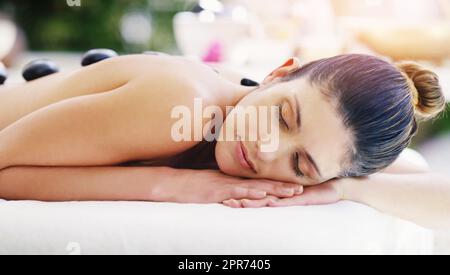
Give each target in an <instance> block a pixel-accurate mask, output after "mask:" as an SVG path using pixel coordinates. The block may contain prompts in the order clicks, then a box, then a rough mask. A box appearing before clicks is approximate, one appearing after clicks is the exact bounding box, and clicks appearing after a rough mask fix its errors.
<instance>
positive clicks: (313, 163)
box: [305, 150, 322, 177]
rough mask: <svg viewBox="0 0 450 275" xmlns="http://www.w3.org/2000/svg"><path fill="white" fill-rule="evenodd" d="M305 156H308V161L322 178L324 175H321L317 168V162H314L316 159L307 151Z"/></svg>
mask: <svg viewBox="0 0 450 275" xmlns="http://www.w3.org/2000/svg"><path fill="white" fill-rule="evenodd" d="M305 155H306V158H307V159H308V161H309V162H310V163H311V164H312V166H313V167H314V169H315V170H316V172H317V173H318V174H319V176H320V177H322V173H320V170H319V168H318V167H317V164H316V162H315V161H314V159H313V158H312V157H311V155H310V154H309V153H308V152H307V151H306V150H305Z"/></svg>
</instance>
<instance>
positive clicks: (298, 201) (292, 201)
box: [268, 195, 308, 207]
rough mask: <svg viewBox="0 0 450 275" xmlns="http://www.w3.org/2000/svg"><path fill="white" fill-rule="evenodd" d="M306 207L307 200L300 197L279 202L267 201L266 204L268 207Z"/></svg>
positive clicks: (304, 197)
mask: <svg viewBox="0 0 450 275" xmlns="http://www.w3.org/2000/svg"><path fill="white" fill-rule="evenodd" d="M306 205H308V198H307V197H306V196H302V195H300V196H295V197H292V198H285V199H279V200H269V202H268V206H269V207H289V206H306Z"/></svg>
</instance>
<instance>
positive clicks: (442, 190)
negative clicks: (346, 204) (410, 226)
mask: <svg viewBox="0 0 450 275" xmlns="http://www.w3.org/2000/svg"><path fill="white" fill-rule="evenodd" d="M342 187H343V194H344V199H346V200H351V201H355V202H359V203H363V204H366V205H369V206H371V207H374V208H376V209H378V210H380V211H382V212H385V213H388V214H391V215H394V216H397V217H400V218H403V219H406V220H409V221H413V222H415V223H417V224H420V225H422V226H425V227H431V228H439V229H440V228H445V229H450V179H449V178H448V177H446V176H444V175H439V174H433V173H424V174H412V175H393V174H381V173H380V174H375V175H372V176H370V177H367V178H361V179H348V180H347V179H346V180H344V181H343V183H342Z"/></svg>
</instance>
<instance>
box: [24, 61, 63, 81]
mask: <svg viewBox="0 0 450 275" xmlns="http://www.w3.org/2000/svg"><path fill="white" fill-rule="evenodd" d="M57 72H59V68H58V66H57V65H56V64H55V63H54V62H52V61H50V60H46V59H39V60H35V61H33V62H31V63H29V64H28V65H26V66H25V68H24V69H23V72H22V75H23V78H25V80H26V81H32V80H35V79H38V78H41V77H44V76H47V75H51V74H54V73H57Z"/></svg>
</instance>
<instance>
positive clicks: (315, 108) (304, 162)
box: [216, 78, 352, 185]
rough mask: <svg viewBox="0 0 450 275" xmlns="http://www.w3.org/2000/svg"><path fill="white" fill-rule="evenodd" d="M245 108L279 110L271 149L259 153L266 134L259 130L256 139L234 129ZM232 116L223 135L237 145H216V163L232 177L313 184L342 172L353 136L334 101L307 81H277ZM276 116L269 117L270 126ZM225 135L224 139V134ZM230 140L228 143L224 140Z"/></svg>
mask: <svg viewBox="0 0 450 275" xmlns="http://www.w3.org/2000/svg"><path fill="white" fill-rule="evenodd" d="M249 106H256V107H258V108H259V107H267V108H270V107H272V106H279V108H278V109H279V110H280V112H279V120H277V122H279V123H277V124H275V125H279V126H278V127H279V134H278V137H279V143H278V147H277V148H276V149H275V150H271V151H269V152H267V150H265V151H264V152H263V150H261V146H262V144H264V142H262V141H261V139H262V138H263V137H264V135H265V132H262V131H261V130H260V127H257V129H258V130H256V132H257V133H256V135H255V136H256V137H257V139H256V140H255V139H253V140H252V141H249V140H242V141H239V139H242V137H249V136H251V135H249V133H250V132H248V131H255V130H254V127H251V125H248V124H249V123H246V124H245V127H244V128H243V129H245V130H246V131H247V135H246V133H243V132H242V131H240V130H239V127H235V126H236V125H235V124H236V123H237V122H236V120H235V119H232V117H233V114H234V115H236V112H241V111H243V108H245V107H249ZM236 107H243V108H235V109H234V110H233V112H234V113H233V112H232V113H230V114H229V115H228V117H227V119H226V120H225V122H224V125H223V128H222V131H226V132H227V133H229V131H232V132H233V133H234V138H235V139H234V140H235V141H219V142H218V143H217V147H216V160H217V162H218V165H219V167H220V169H221V170H222V171H223V172H224V173H226V174H228V175H232V176H237V177H244V178H253V179H269V180H276V181H282V182H293V183H299V184H302V185H315V184H319V183H322V182H325V181H328V180H330V179H333V178H335V177H337V176H338V175H339V174H340V173H341V172H342V169H343V165H344V163H345V160H346V157H347V152H348V149H349V148H350V147H349V146H351V145H352V135H351V133H350V131H349V130H348V129H346V127H345V126H344V125H343V121H342V118H341V115H339V114H338V112H337V111H336V108H335V106H334V105H333V102H332V101H330V100H329V99H327V98H326V97H325V96H324V95H323V93H322V92H321V91H320V90H319V88H317V87H314V86H312V85H311V84H310V83H309V82H308V80H306V79H304V78H300V79H297V80H292V81H289V82H281V83H278V82H276V80H273V81H271V82H270V83H268V84H266V85H263V86H262V87H260V88H259V89H257V90H255V91H254V92H252V93H250V94H249V95H248V96H246V97H245V98H243V99H242V101H241V102H239V104H238V105H237V106H236ZM275 119H277V118H276V117H271V116H268V120H270V121H271V122H272V123H273V122H274V120H275ZM227 137H228V136H227ZM227 140H229V139H227Z"/></svg>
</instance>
